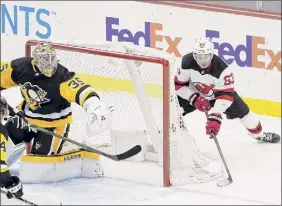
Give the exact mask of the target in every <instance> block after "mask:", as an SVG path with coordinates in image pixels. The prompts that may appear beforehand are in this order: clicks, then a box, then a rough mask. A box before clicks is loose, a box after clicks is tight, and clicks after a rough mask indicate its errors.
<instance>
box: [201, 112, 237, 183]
mask: <svg viewBox="0 0 282 206" xmlns="http://www.w3.org/2000/svg"><path fill="white" fill-rule="evenodd" d="M205 114H206V118H208V112H205ZM211 135H212V136H213V137H212V139H214V142H215V145H216V148H217V150H218V152H219V155H220V158H221V161H222V163H223V165H224V168H225V171H226V173H227V175H228V177H227V178H223V179H220V180H218V182H217V186H219V187H223V186H227V185H230V184H231V183H233V179H232V176H231V173H230V171H229V169H228V166H227V163H226V161H225V158H224V155H223V153H222V150H221V148H220V145H219V142H218V140H217V137H216V135H214V134H211Z"/></svg>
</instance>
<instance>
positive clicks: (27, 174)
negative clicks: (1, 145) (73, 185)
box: [20, 149, 103, 183]
mask: <svg viewBox="0 0 282 206" xmlns="http://www.w3.org/2000/svg"><path fill="white" fill-rule="evenodd" d="M21 160H22V161H21V164H20V179H21V180H22V182H27V183H48V182H56V181H61V180H65V179H71V178H78V177H87V178H98V177H99V176H102V175H103V168H102V166H101V164H100V160H99V155H98V154H94V153H90V152H87V151H85V150H82V149H81V150H72V151H69V152H66V153H63V154H60V155H53V156H41V155H25V156H23V157H22V159H21Z"/></svg>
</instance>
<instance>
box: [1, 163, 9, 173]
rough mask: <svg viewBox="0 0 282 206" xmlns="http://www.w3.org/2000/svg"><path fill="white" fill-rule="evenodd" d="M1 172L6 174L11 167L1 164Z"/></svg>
mask: <svg viewBox="0 0 282 206" xmlns="http://www.w3.org/2000/svg"><path fill="white" fill-rule="evenodd" d="M0 166H1V170H0V172H6V171H8V170H9V167H8V166H7V165H6V164H0Z"/></svg>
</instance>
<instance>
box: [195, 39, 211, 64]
mask: <svg viewBox="0 0 282 206" xmlns="http://www.w3.org/2000/svg"><path fill="white" fill-rule="evenodd" d="M213 49H214V45H213V42H212V41H211V39H210V38H206V37H200V38H197V39H196V40H195V44H194V49H193V57H194V59H195V61H196V62H197V64H198V65H199V66H200V67H201V68H202V69H206V68H208V67H209V66H210V64H211V61H212V58H213Z"/></svg>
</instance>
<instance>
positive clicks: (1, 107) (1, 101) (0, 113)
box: [0, 96, 9, 121]
mask: <svg viewBox="0 0 282 206" xmlns="http://www.w3.org/2000/svg"><path fill="white" fill-rule="evenodd" d="M8 114H9V110H8V104H7V101H6V99H5V98H4V97H2V96H1V97H0V121H2V120H3V119H4V118H5V117H7V116H8Z"/></svg>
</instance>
